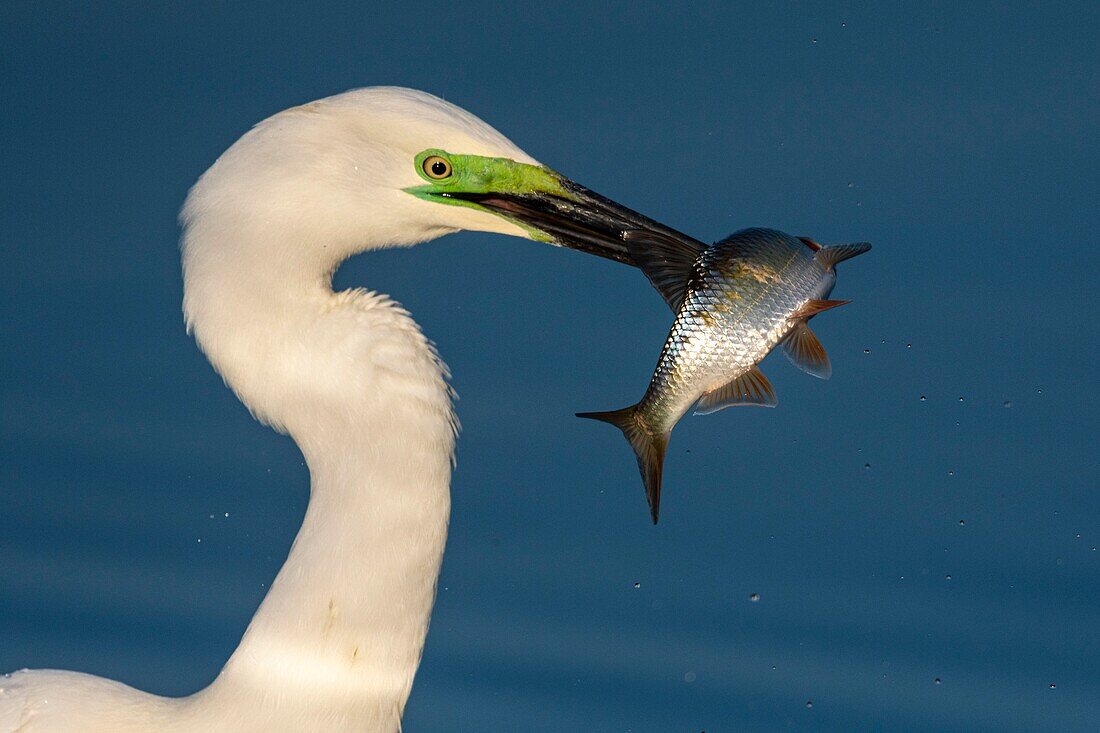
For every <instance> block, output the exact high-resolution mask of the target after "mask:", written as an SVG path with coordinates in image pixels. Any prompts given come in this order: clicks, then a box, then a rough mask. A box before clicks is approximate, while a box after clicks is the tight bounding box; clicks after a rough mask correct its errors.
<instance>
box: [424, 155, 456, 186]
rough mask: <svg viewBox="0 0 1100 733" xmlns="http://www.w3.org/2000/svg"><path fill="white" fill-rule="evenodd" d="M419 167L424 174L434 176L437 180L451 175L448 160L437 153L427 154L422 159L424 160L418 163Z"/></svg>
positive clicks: (429, 176)
mask: <svg viewBox="0 0 1100 733" xmlns="http://www.w3.org/2000/svg"><path fill="white" fill-rule="evenodd" d="M420 167H421V168H422V169H423V171H424V175H426V176H427V177H428V178H435V179H437V180H438V179H443V178H449V177H450V175H451V163H450V161H448V160H447V159H446V158H441V157H439V156H438V155H429V156H428V157H427V158H425V159H424V162H423V163H421V164H420Z"/></svg>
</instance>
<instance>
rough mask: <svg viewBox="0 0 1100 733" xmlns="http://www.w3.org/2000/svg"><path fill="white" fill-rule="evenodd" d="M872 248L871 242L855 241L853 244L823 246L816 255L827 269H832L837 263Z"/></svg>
mask: <svg viewBox="0 0 1100 733" xmlns="http://www.w3.org/2000/svg"><path fill="white" fill-rule="evenodd" d="M869 249H871V243H870V242H855V243H853V244H837V245H833V246H832V247H822V248H821V249H819V250H818V251H817V254H816V255H814V257H817V261H818V262H820V263H821V266H822V267H824V268H825V269H826V270H831V269H833V267H835V266H836V263H838V262H843V261H844V260H850V259H852V258H853V257H855V256H856V255H861V254H863V253H864V252H866V251H867V250H869Z"/></svg>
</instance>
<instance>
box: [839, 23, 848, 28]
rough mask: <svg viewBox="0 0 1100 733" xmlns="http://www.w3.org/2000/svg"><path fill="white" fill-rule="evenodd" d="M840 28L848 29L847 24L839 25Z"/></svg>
mask: <svg viewBox="0 0 1100 733" xmlns="http://www.w3.org/2000/svg"><path fill="white" fill-rule="evenodd" d="M840 27H841V28H847V27H848V24H847V23H841V24H840Z"/></svg>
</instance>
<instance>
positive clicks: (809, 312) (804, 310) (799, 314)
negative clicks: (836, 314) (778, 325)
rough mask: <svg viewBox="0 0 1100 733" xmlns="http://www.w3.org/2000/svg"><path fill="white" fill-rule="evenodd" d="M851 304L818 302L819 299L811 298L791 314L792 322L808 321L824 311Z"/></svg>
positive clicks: (830, 301) (846, 301)
mask: <svg viewBox="0 0 1100 733" xmlns="http://www.w3.org/2000/svg"><path fill="white" fill-rule="evenodd" d="M851 302H852V301H850V300H818V299H817V298H810V299H809V300H807V301H806V302H805V303H803V304H802V305H801V306H799V308H798V310H796V311H795V312H794V313H792V314H791V316H790V320H792V321H808V320H809V319H811V318H813V317H814V316H816V315H817V314H818V313H821V312H822V311H827V310H829V309H830V308H839V307H840V306H842V305H848V304H849V303H851Z"/></svg>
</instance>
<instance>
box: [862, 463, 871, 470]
mask: <svg viewBox="0 0 1100 733" xmlns="http://www.w3.org/2000/svg"><path fill="white" fill-rule="evenodd" d="M863 467H864V468H865V469H867V470H868V471H870V470H871V464H870V463H864V464H863Z"/></svg>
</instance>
